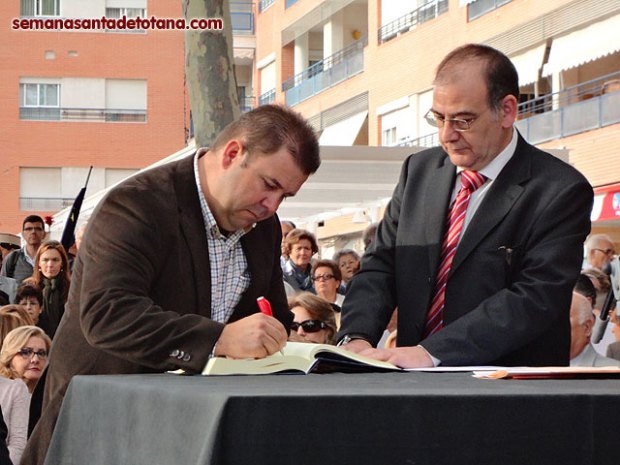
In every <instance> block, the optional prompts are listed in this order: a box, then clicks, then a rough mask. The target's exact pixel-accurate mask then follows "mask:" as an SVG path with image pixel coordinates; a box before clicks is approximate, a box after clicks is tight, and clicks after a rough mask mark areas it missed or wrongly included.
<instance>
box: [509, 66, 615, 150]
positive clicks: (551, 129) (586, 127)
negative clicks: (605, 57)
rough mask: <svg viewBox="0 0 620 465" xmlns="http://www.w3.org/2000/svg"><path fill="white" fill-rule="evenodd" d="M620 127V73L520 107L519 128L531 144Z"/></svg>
mask: <svg viewBox="0 0 620 465" xmlns="http://www.w3.org/2000/svg"><path fill="white" fill-rule="evenodd" d="M616 123H620V72H616V73H612V74H608V75H606V76H603V77H600V78H598V79H593V80H591V81H587V82H584V83H582V84H579V85H576V86H573V87H569V88H567V89H565V90H563V91H560V92H556V93H553V94H549V95H544V96H542V97H539V98H536V99H532V100H528V101H526V102H523V103H521V104H519V121H517V123H516V126H517V128H518V129H519V131H520V132H521V134H522V135H523V137H525V139H526V140H527V141H528V142H529V143H531V144H540V143H543V142H547V141H550V140H554V139H561V138H563V137H568V136H571V135H574V134H579V133H582V132H585V131H590V130H592V129H598V128H602V127H605V126H609V125H612V124H616Z"/></svg>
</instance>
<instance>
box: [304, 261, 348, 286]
mask: <svg viewBox="0 0 620 465" xmlns="http://www.w3.org/2000/svg"><path fill="white" fill-rule="evenodd" d="M319 266H325V267H328V268H329V269H330V270H332V274H333V275H334V278H336V281H342V273H341V272H340V267H339V266H338V263H336V262H335V261H334V260H317V261H316V262H314V263H313V264H312V275H311V276H313V277H314V273H316V269H317V268H318V267H319Z"/></svg>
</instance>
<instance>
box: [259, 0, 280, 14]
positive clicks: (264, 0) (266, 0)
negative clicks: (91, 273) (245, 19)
mask: <svg viewBox="0 0 620 465" xmlns="http://www.w3.org/2000/svg"><path fill="white" fill-rule="evenodd" d="M275 1H276V0H260V1H259V2H258V11H259V12H261V11H263V10H265V9H266V8H267V7H268V6H269V5H271V4H272V3H273V2H275Z"/></svg>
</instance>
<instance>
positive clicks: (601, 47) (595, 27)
mask: <svg viewBox="0 0 620 465" xmlns="http://www.w3.org/2000/svg"><path fill="white" fill-rule="evenodd" d="M618 50H620V15H616V16H613V17H611V18H609V19H606V20H604V21H600V22H598V23H595V24H592V25H590V26H588V27H585V28H583V29H579V30H578V31H575V32H571V33H570V34H566V35H564V36H560V37H558V38H556V39H553V43H552V44H551V53H550V54H549V60H548V62H547V64H546V65H545V67H544V69H543V76H549V75H551V74H553V73H557V72H559V71H563V70H565V69H569V68H573V67H575V66H579V65H581V64H583V63H587V62H588V61H592V60H596V59H598V58H601V57H604V56H606V55H609V54H611V53H614V52H617V51H618Z"/></svg>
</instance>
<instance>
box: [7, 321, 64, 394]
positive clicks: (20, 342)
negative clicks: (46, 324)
mask: <svg viewBox="0 0 620 465" xmlns="http://www.w3.org/2000/svg"><path fill="white" fill-rule="evenodd" d="M51 345H52V341H51V339H50V338H49V337H48V336H47V334H45V332H43V330H42V329H41V328H38V327H36V326H20V327H19V328H15V329H14V330H12V331H11V332H10V333H9V334H7V335H6V337H5V338H4V341H3V342H2V349H0V375H2V376H4V377H5V378H9V379H21V380H23V381H24V382H25V383H26V386H27V387H28V391H30V393H31V394H32V391H34V388H35V386H36V385H37V382H38V381H39V378H40V377H41V373H42V372H43V370H44V369H45V367H46V366H47V355H48V353H49V350H50V346H51Z"/></svg>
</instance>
